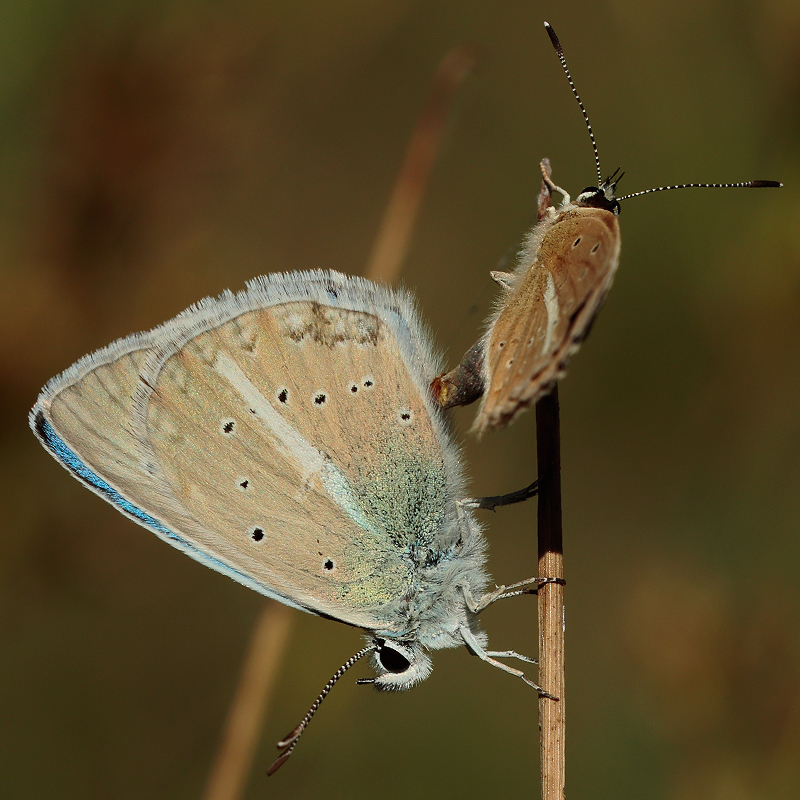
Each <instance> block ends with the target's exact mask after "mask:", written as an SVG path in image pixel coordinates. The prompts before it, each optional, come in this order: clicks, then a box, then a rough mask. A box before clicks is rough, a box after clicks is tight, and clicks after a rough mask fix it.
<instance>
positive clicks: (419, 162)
mask: <svg viewBox="0 0 800 800" xmlns="http://www.w3.org/2000/svg"><path fill="white" fill-rule="evenodd" d="M474 63H475V55H474V51H473V49H472V48H467V47H457V48H455V49H453V50H451V51H450V52H449V53H448V54H447V55H446V56H445V57H444V59H442V62H441V64H439V69H438V70H437V71H436V76H435V77H434V79H433V86H432V87H431V90H430V93H429V94H428V98H427V100H426V101H425V105H424V106H423V109H422V113H421V114H420V116H419V119H418V120H417V124H416V127H415V128H414V132H413V133H412V135H411V140H410V141H409V143H408V148H407V149H406V156H405V160H404V161H403V166H402V168H401V170H400V174H399V176H398V178H397V181H396V182H395V185H394V190H393V191H392V196H391V198H390V199H389V204H388V206H387V207H386V212H385V214H384V216H383V221H382V222H381V226H380V228H379V230H378V235H377V237H376V238H375V245H374V247H373V249H372V255H371V256H370V259H369V261H368V266H367V271H366V273H365V274H366V276H367V277H368V278H371V279H372V280H374V281H383V282H385V283H392V282H393V281H395V280H396V279H397V276H398V275H399V273H400V268H401V266H402V265H403V261H404V260H405V257H406V254H407V252H408V246H409V243H410V241H411V233H412V231H413V229H414V223H415V222H416V219H417V213H418V212H419V208H420V205H421V203H422V198H423V196H424V195H425V190H426V188H427V186H428V179H429V178H430V174H431V170H432V169H433V165H434V162H435V161H436V157H437V155H438V154H439V148H440V145H441V142H442V136H443V135H444V131H445V128H446V127H447V120H448V118H449V116H450V110H451V107H452V104H453V100H454V98H455V96H456V92H457V91H458V87H459V86H460V85H461V82H462V81H463V80H464V78H465V77H466V76H467V74H468V73H469V71H470V69H472V66H473V64H474Z"/></svg>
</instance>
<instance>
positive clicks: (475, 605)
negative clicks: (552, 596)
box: [462, 578, 564, 614]
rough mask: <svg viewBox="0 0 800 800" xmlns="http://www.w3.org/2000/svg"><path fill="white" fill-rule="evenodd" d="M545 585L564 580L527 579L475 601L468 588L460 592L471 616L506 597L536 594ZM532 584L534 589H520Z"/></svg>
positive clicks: (562, 582) (463, 588)
mask: <svg viewBox="0 0 800 800" xmlns="http://www.w3.org/2000/svg"><path fill="white" fill-rule="evenodd" d="M545 583H560V584H561V585H563V584H564V579H563V578H527V579H526V580H524V581H519V583H511V584H509V585H508V586H498V587H497V588H496V589H495V590H494V591H493V592H487V593H486V594H485V595H483V597H481V598H480V599H479V600H475V598H474V597H473V596H472V592H471V591H470V588H469V586H464V587H462V591H463V593H464V600H465V602H466V604H467V608H468V609H469V610H470V611H471V612H472V613H473V614H480V613H481V611H483V610H484V609H485V608H488V607H489V606H490V605H491V604H492V603H496V602H497V601H498V600H505V599H506V598H508V597H519V596H520V595H523V594H537V593H538V591H539V586H541V585H542V584H545ZM532 584H536V588H535V589H523V588H521V587H523V586H531V585H532Z"/></svg>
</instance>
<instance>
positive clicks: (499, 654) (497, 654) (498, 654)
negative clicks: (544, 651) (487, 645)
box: [486, 650, 539, 664]
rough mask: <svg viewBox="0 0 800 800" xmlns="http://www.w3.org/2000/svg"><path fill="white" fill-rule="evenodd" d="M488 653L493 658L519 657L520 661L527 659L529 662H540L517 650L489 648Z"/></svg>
mask: <svg viewBox="0 0 800 800" xmlns="http://www.w3.org/2000/svg"><path fill="white" fill-rule="evenodd" d="M486 655H487V656H491V657H492V658H518V659H519V660H520V661H525V662H527V663H528V664H538V663H539V662H538V661H537V660H536V659H535V658H530V657H529V656H523V655H521V654H520V653H518V652H517V651H516V650H487V651H486Z"/></svg>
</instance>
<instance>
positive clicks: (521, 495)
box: [458, 480, 539, 511]
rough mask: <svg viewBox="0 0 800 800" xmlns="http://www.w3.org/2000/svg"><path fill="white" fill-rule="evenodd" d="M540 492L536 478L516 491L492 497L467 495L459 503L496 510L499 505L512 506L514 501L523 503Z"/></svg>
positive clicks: (467, 506)
mask: <svg viewBox="0 0 800 800" xmlns="http://www.w3.org/2000/svg"><path fill="white" fill-rule="evenodd" d="M537 494H539V481H538V480H535V481H534V482H533V483H532V484H530V486H526V487H525V488H524V489H517V491H516V492H509V493H508V494H498V495H494V496H492V497H465V498H464V499H463V500H459V501H458V503H459V505H460V506H461V507H462V508H485V509H487V510H489V511H494V510H495V509H496V508H497V506H510V505H512V504H514V503H523V502H525V500H530V498H531V497H535V496H536V495H537Z"/></svg>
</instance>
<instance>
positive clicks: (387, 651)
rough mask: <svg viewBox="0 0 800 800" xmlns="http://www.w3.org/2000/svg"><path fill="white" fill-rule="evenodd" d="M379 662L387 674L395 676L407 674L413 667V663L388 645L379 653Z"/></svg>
mask: <svg viewBox="0 0 800 800" xmlns="http://www.w3.org/2000/svg"><path fill="white" fill-rule="evenodd" d="M378 660H379V661H380V662H381V666H382V667H383V668H384V669H385V670H386V671H387V672H394V673H395V674H399V673H401V672H405V671H406V670H407V669H408V668H409V667H410V666H411V662H410V661H409V660H408V659H407V658H406V657H405V656H404V655H403V654H402V653H398V652H397V650H393V649H392V648H391V647H388V646H386V645H384V646H383V647H381V649H380V650H379V651H378Z"/></svg>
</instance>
